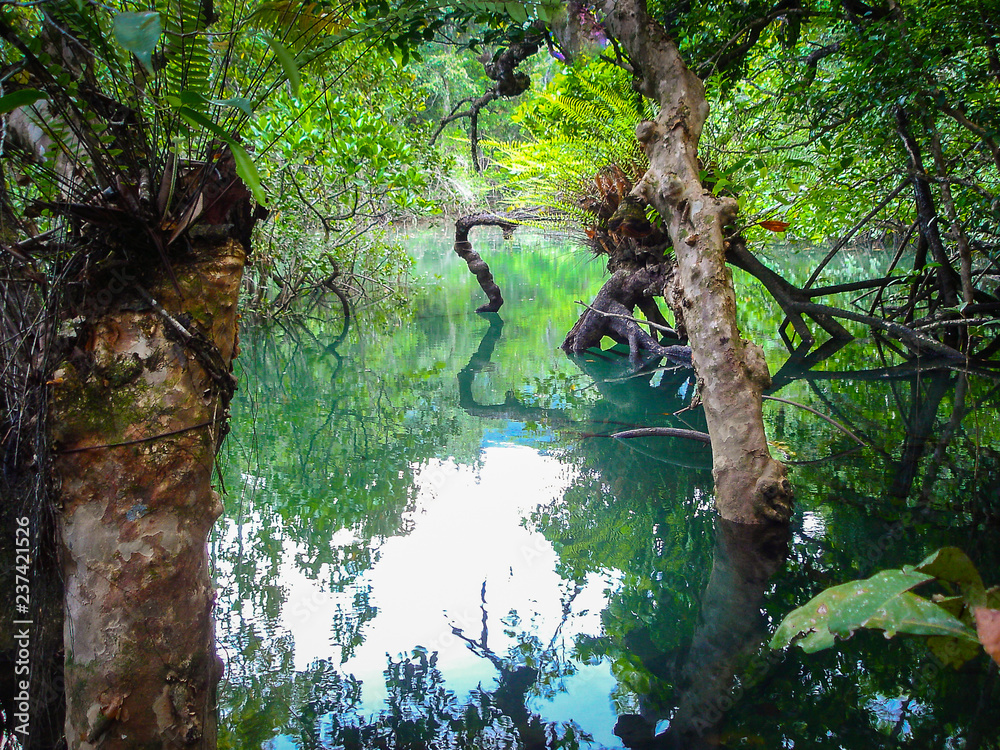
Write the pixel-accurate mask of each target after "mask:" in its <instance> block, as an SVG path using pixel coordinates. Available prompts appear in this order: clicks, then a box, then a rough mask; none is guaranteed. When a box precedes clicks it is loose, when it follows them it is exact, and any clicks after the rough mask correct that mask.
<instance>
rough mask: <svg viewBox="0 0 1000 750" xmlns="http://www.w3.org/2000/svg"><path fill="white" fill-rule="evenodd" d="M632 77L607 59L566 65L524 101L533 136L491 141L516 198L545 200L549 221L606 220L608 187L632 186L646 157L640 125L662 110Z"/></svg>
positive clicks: (522, 202) (526, 202)
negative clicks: (638, 90)
mask: <svg viewBox="0 0 1000 750" xmlns="http://www.w3.org/2000/svg"><path fill="white" fill-rule="evenodd" d="M627 78H628V76H627V74H626V73H625V72H624V71H622V70H621V69H620V68H617V67H615V66H613V65H608V64H593V65H581V66H577V67H573V68H567V69H565V70H564V72H562V73H560V74H557V75H556V76H555V77H554V78H553V79H552V81H551V82H550V83H549V84H548V86H546V88H545V90H544V91H543V92H541V93H539V94H537V95H536V96H534V97H532V98H531V99H530V100H528V101H526V102H525V103H524V104H522V105H521V106H520V107H519V108H518V111H517V115H516V118H515V119H516V121H517V122H519V123H520V125H521V127H522V128H523V129H524V130H525V132H526V133H527V134H528V136H529V140H527V141H526V142H508V143H492V144H491V145H492V146H493V147H494V148H495V149H496V151H497V155H496V159H497V163H498V167H499V168H500V169H501V170H502V171H503V174H504V175H505V179H506V181H507V182H508V184H510V185H511V186H512V188H511V196H510V201H511V203H512V204H513V205H514V206H530V207H538V206H541V207H543V208H544V209H548V212H547V213H546V214H545V215H543V221H545V222H549V223H551V222H552V221H556V222H559V223H570V222H574V223H577V224H580V225H583V226H585V227H589V226H593V225H595V224H598V223H600V221H601V219H600V218H599V217H598V213H599V210H600V204H601V203H602V201H604V200H605V198H606V196H607V195H608V194H609V193H616V194H618V196H619V198H620V197H621V195H624V194H625V193H627V192H628V190H630V189H631V186H632V184H633V183H634V181H635V180H637V179H638V177H639V176H641V175H642V173H643V172H644V171H645V169H646V164H647V162H646V159H645V155H644V154H643V153H642V149H641V148H640V146H639V144H638V142H637V141H636V140H635V126H636V124H638V122H640V121H641V120H644V119H649V118H651V117H653V116H655V110H654V109H653V107H652V105H651V104H650V103H649V102H647V101H644V100H643V99H642V98H641V97H638V96H637V95H635V94H634V93H632V92H631V90H630V87H629V85H628V81H627ZM616 205H617V204H616ZM612 210H613V208H612ZM606 218H607V217H604V219H605V220H606Z"/></svg>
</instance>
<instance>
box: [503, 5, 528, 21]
mask: <svg viewBox="0 0 1000 750" xmlns="http://www.w3.org/2000/svg"><path fill="white" fill-rule="evenodd" d="M504 8H505V9H506V10H507V13H508V14H509V15H510V17H511V18H512V19H514V22H515V23H524V22H525V21H527V20H528V11H527V10H525V8H524V3H504Z"/></svg>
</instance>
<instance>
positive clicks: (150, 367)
mask: <svg viewBox="0 0 1000 750" xmlns="http://www.w3.org/2000/svg"><path fill="white" fill-rule="evenodd" d="M244 261H245V252H244V248H243V247H242V245H241V244H240V243H238V242H236V241H235V240H232V239H226V240H217V241H208V240H205V239H204V238H202V239H193V240H192V249H191V252H189V253H188V254H187V255H186V256H184V257H183V258H180V259H178V260H177V262H176V264H175V265H174V266H173V270H174V274H175V275H176V278H177V284H178V286H179V291H180V294H178V289H177V288H175V286H174V284H173V282H171V281H169V280H167V278H166V275H165V273H164V272H162V271H159V272H156V273H155V274H154V276H155V280H154V281H151V282H149V289H148V292H146V291H144V290H142V289H141V288H140V287H139V286H138V285H133V284H132V282H133V281H135V280H136V279H137V278H138V275H139V273H140V272H139V270H135V271H134V274H135V275H129V274H128V273H127V272H126V273H124V274H121V275H120V276H119V278H118V280H117V281H116V282H113V283H112V284H110V285H109V287H108V290H107V294H106V299H105V309H104V310H103V311H101V312H98V313H91V314H89V315H87V316H86V317H85V318H84V319H83V322H82V323H81V324H79V325H78V326H77V331H76V341H75V345H73V346H72V347H71V350H72V353H71V354H70V355H68V356H66V357H65V359H63V361H62V362H61V363H60V364H59V365H58V366H57V369H56V372H55V373H54V375H53V378H52V381H51V392H50V400H49V409H50V418H51V431H52V435H51V437H52V439H53V442H54V445H55V459H54V461H53V473H54V477H55V481H56V483H57V486H58V496H59V500H60V503H61V535H62V539H61V541H62V555H63V571H64V575H65V584H66V595H65V608H66V625H65V649H66V669H65V680H66V688H65V692H66V701H67V706H66V740H67V744H68V747H69V748H71V749H73V748H81V749H84V748H95V747H100V748H102V750H107V749H109V748H134V747H143V748H166V747H172V748H173V747H192V748H214V747H215V741H216V707H215V695H216V686H217V683H218V680H219V678H220V677H221V662H220V660H219V657H218V655H217V654H216V650H215V638H214V626H213V621H212V605H213V601H214V598H215V594H214V591H213V587H212V581H211V575H210V565H209V559H208V549H207V538H208V534H209V532H210V530H211V528H212V524H213V523H214V522H215V520H216V519H217V518H218V517H219V515H220V514H221V512H222V503H221V501H220V498H219V495H218V493H216V492H215V491H214V490H213V489H212V486H211V475H212V469H213V466H214V460H215V455H216V451H217V449H218V446H219V444H220V441H221V437H222V434H223V432H224V429H225V427H224V426H225V423H226V417H227V406H228V402H229V398H230V397H231V395H232V391H233V388H234V383H235V381H234V380H233V378H232V375H231V374H230V372H229V369H230V365H231V362H232V359H233V357H234V356H235V354H236V350H237V345H236V317H237V316H236V308H237V297H238V292H239V286H240V280H241V278H242V272H243V265H244ZM148 277H149V276H148V272H147V278H148ZM102 294H103V293H100V294H97V295H96V298H97V299H98V300H100V299H101V297H102ZM154 300H155V301H154Z"/></svg>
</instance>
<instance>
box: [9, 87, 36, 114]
mask: <svg viewBox="0 0 1000 750" xmlns="http://www.w3.org/2000/svg"><path fill="white" fill-rule="evenodd" d="M44 98H45V92H44V91H39V90H38V89H21V90H20V91H11V92H10V93H9V94H4V95H3V96H0V115H5V114H7V113H8V112H12V111H14V110H15V109H17V108H18V107H27V106H28V105H29V104H34V103H35V102H37V101H38V100H39V99H44Z"/></svg>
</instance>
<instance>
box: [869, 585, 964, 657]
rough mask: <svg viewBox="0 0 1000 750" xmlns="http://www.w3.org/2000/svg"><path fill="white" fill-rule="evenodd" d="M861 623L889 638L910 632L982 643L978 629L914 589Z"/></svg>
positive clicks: (891, 600) (888, 603) (888, 601)
mask: <svg viewBox="0 0 1000 750" xmlns="http://www.w3.org/2000/svg"><path fill="white" fill-rule="evenodd" d="M862 626H863V627H866V628H876V629H878V630H884V631H885V636H886V638H892V637H893V636H894V635H896V633H909V634H910V635H945V636H951V637H952V638H959V639H962V640H966V641H971V642H972V643H976V644H978V643H979V638H978V637H977V636H976V631H974V630H973V629H972V628H970V627H969V626H968V625H966V624H964V623H962V622H961V621H960V620H956V619H955V618H954V617H952V616H951V615H950V614H949V613H948V612H947V611H945V609H944V607H939V606H938V605H937V604H934V603H933V602H929V601H927V600H926V599H924V598H923V597H922V596H917V595H916V594H914V593H913V592H912V591H904V592H903V593H902V594H899V595H898V596H894V597H892V598H891V599H889V600H887V601H886V602H885V604H883V605H882V606H881V607H879V608H878V609H877V610H876V611H875V614H873V615H872V616H871V617H869V618H868V619H867V620H866V621H865V622H864V623H862Z"/></svg>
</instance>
